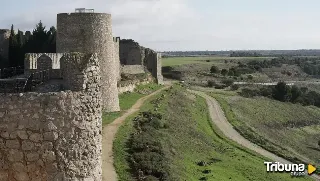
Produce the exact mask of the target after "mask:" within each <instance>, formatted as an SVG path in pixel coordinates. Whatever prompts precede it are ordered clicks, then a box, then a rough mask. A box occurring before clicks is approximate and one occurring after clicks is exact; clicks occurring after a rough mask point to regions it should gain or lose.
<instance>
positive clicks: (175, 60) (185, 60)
mask: <svg viewBox="0 0 320 181" xmlns="http://www.w3.org/2000/svg"><path fill="white" fill-rule="evenodd" d="M254 59H257V60H262V59H266V57H170V58H162V66H163V67H165V66H175V65H183V64H193V63H203V64H212V62H206V60H210V61H214V62H217V61H218V62H219V61H221V63H222V62H223V61H224V60H254Z"/></svg>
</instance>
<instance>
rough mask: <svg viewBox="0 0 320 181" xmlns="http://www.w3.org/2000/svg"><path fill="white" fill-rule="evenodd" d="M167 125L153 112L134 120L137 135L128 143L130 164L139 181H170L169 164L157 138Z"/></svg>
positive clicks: (142, 114)
mask: <svg viewBox="0 0 320 181" xmlns="http://www.w3.org/2000/svg"><path fill="white" fill-rule="evenodd" d="M156 102H158V100H157V101H156ZM165 125H166V123H165V121H164V120H163V119H162V115H161V114H155V113H152V112H142V113H140V114H139V115H138V116H137V117H135V118H134V120H133V128H134V130H135V133H134V134H132V135H131V137H130V140H129V143H128V147H129V149H130V150H129V152H130V156H129V162H130V165H131V167H132V170H133V171H134V175H136V176H138V180H141V181H142V180H149V181H156V180H158V181H159V180H169V176H168V170H167V168H168V165H167V163H168V162H167V161H166V157H165V156H164V151H163V147H162V144H161V142H160V140H159V139H158V136H157V134H159V133H158V130H160V129H163V128H165V127H166V126H165Z"/></svg>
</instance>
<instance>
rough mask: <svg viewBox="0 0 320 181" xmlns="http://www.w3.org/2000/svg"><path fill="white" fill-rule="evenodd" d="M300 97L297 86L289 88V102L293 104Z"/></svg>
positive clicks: (300, 92) (300, 93)
mask: <svg viewBox="0 0 320 181" xmlns="http://www.w3.org/2000/svg"><path fill="white" fill-rule="evenodd" d="M301 95H302V91H301V90H300V89H299V87H297V86H292V88H291V100H290V102H293V103H295V102H296V101H297V99H298V98H299V97H300V96H301Z"/></svg>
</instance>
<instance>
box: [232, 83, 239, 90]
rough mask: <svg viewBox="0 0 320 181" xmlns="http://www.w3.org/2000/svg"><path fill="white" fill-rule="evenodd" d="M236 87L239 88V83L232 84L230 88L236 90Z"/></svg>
mask: <svg viewBox="0 0 320 181" xmlns="http://www.w3.org/2000/svg"><path fill="white" fill-rule="evenodd" d="M238 89H239V85H237V84H233V85H232V86H231V90H233V91H235V90H238Z"/></svg>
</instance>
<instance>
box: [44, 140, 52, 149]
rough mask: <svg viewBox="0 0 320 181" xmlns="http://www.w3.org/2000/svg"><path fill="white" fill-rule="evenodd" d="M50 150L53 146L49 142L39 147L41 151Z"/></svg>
mask: <svg viewBox="0 0 320 181" xmlns="http://www.w3.org/2000/svg"><path fill="white" fill-rule="evenodd" d="M52 149H53V144H52V143H51V142H48V141H45V142H43V143H42V145H41V151H45V150H52Z"/></svg>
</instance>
